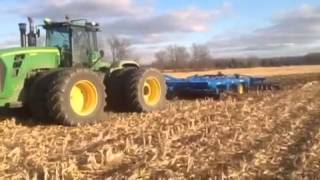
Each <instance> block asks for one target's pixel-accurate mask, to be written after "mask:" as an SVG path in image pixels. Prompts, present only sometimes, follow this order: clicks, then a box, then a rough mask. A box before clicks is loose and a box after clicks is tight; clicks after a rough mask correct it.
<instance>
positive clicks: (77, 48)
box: [72, 27, 98, 64]
mask: <svg viewBox="0 0 320 180" xmlns="http://www.w3.org/2000/svg"><path fill="white" fill-rule="evenodd" d="M97 49H98V47H97V37H96V32H92V31H86V30H85V29H84V28H78V27H73V28H72V52H73V62H76V63H79V64H87V63H88V62H89V56H90V53H92V52H95V51H98V50H97Z"/></svg>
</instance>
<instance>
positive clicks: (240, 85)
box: [237, 84, 244, 94]
mask: <svg viewBox="0 0 320 180" xmlns="http://www.w3.org/2000/svg"><path fill="white" fill-rule="evenodd" d="M237 91H238V94H244V86H243V84H239V85H238V87H237Z"/></svg>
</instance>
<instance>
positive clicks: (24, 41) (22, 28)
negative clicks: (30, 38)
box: [19, 23, 27, 47]
mask: <svg viewBox="0 0 320 180" xmlns="http://www.w3.org/2000/svg"><path fill="white" fill-rule="evenodd" d="M19 30H20V44H21V47H26V46H27V36H26V32H27V24H26V23H19Z"/></svg>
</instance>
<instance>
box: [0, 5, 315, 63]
mask: <svg viewBox="0 0 320 180" xmlns="http://www.w3.org/2000/svg"><path fill="white" fill-rule="evenodd" d="M0 4H1V6H0V12H1V16H0V20H1V21H2V22H3V25H2V27H1V28H0V37H1V38H0V48H7V47H12V46H17V45H18V44H19V31H18V27H17V23H18V22H21V21H26V17H27V16H31V17H33V18H35V19H36V21H37V22H39V23H40V22H41V20H42V19H43V18H44V17H49V18H52V19H54V20H62V19H63V18H64V16H65V14H68V15H69V16H70V17H71V18H89V19H90V20H95V21H98V22H100V24H101V25H102V26H103V35H104V37H107V36H109V35H111V34H114V35H118V36H121V37H125V38H128V39H129V40H130V41H131V43H132V45H133V49H134V51H135V52H136V54H138V55H139V56H140V57H141V58H142V59H144V61H145V62H147V61H148V60H150V59H152V54H153V52H154V51H157V50H159V49H161V48H163V47H166V46H168V45H170V44H177V45H184V46H191V44H192V43H201V44H207V45H208V46H209V48H210V50H211V52H212V55H213V56H216V57H231V56H237V57H238V56H241V57H245V56H259V57H270V56H291V55H302V54H305V53H308V52H316V51H320V1H319V0H304V1H302V0H264V1H263V0H259V1H258V0H257V1H254V0H229V1H224V0H116V1H114V0H42V1H38V0H24V1H23V3H21V1H20V0H1V2H0Z"/></svg>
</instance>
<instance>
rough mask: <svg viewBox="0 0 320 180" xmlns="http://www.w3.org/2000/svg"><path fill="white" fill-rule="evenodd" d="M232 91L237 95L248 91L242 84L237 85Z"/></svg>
mask: <svg viewBox="0 0 320 180" xmlns="http://www.w3.org/2000/svg"><path fill="white" fill-rule="evenodd" d="M233 91H234V92H235V93H236V94H238V95H243V94H245V93H246V92H247V91H248V89H247V88H246V86H245V85H244V84H238V85H236V86H235V87H234V88H233Z"/></svg>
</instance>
